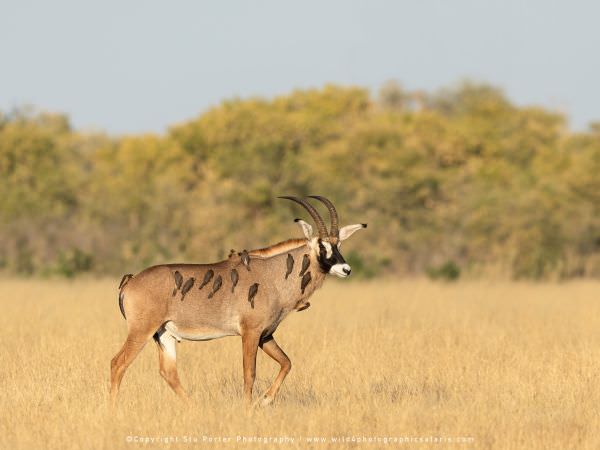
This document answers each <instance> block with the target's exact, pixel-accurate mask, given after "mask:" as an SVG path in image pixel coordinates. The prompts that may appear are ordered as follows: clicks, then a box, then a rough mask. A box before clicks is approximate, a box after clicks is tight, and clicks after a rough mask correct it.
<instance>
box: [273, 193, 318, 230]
mask: <svg viewBox="0 0 600 450" xmlns="http://www.w3.org/2000/svg"><path fill="white" fill-rule="evenodd" d="M278 198H284V199H286V200H291V201H293V202H296V203H298V204H300V205H302V206H304V209H306V210H307V211H308V213H309V214H310V216H311V217H312V218H313V220H314V221H315V224H316V225H317V229H318V230H319V237H320V238H321V239H323V238H325V237H327V227H326V226H325V223H324V222H323V219H322V218H321V216H320V215H319V212H318V211H317V210H316V209H315V207H314V206H313V205H311V204H310V203H308V202H307V201H306V200H303V199H301V198H298V197H290V196H287V195H283V196H281V197H278Z"/></svg>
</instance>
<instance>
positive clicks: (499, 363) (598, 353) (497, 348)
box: [0, 280, 600, 449]
mask: <svg viewBox="0 0 600 450" xmlns="http://www.w3.org/2000/svg"><path fill="white" fill-rule="evenodd" d="M599 292H600V284H598V283H593V282H577V283H567V284H560V285H557V284H553V285H550V284H548V285H535V284H515V283H494V284H492V283H489V284H486V283H463V284H456V285H443V284H432V283H429V282H427V281H404V282H393V281H388V282H372V283H343V282H328V283H326V285H325V287H324V288H323V289H322V290H321V291H320V292H318V293H317V294H316V295H315V297H314V298H313V301H312V305H313V306H312V307H311V308H310V309H309V310H307V311H306V312H302V313H298V314H293V315H292V316H290V317H289V318H288V319H287V320H286V321H285V322H284V323H283V324H282V325H281V326H280V328H279V330H278V331H277V333H276V336H277V338H278V341H279V343H280V345H281V346H282V347H283V348H284V349H285V350H286V352H287V353H288V354H289V356H290V358H291V359H292V362H293V365H294V367H293V369H292V372H291V373H290V375H289V377H288V379H287V380H286V382H285V383H284V385H283V388H282V391H281V394H280V396H279V398H278V400H277V401H276V403H275V404H274V405H272V406H271V407H267V408H264V409H261V410H257V411H255V412H254V413H253V414H247V413H246V412H245V411H244V409H243V406H242V402H241V386H242V368H241V344H240V340H239V338H226V339H221V340H217V341H212V342H204V343H202V342H201V343H193V342H185V343H183V344H182V345H180V346H179V347H178V351H179V372H180V376H181V378H182V382H183V384H184V386H185V387H186V388H187V389H188V391H189V392H190V393H191V396H192V398H193V403H194V404H193V407H192V408H185V407H184V406H183V405H182V404H181V403H180V402H179V401H178V399H177V397H176V396H175V395H174V394H173V393H172V392H171V390H170V389H169V388H168V386H167V384H166V383H165V382H164V381H163V380H162V379H161V378H160V376H159V374H158V364H157V352H156V348H155V345H154V343H153V342H150V343H149V345H148V346H147V347H146V348H145V349H144V351H143V352H142V354H141V355H140V356H139V357H138V359H136V361H135V362H134V364H133V365H132V366H131V367H130V369H129V370H128V372H127V374H126V375H125V378H124V381H123V385H122V389H121V396H120V407H119V409H118V410H117V411H116V412H115V414H114V415H111V414H110V413H109V410H108V408H107V400H108V395H107V390H108V378H109V362H110V359H111V358H112V356H113V355H114V353H116V352H117V350H118V349H119V347H120V345H121V344H122V341H123V340H124V338H125V330H126V328H125V322H124V320H123V318H122V317H121V315H120V313H119V310H118V306H117V292H116V281H115V280H111V281H92V280H89V281H85V280H80V281H75V282H67V281H24V280H16V281H15V280H2V282H1V283H0V301H1V305H2V310H3V313H2V315H1V316H0V320H1V321H2V322H1V324H2V327H1V329H2V332H3V345H2V346H1V347H0V356H1V361H2V363H1V365H0V371H1V374H0V377H1V378H0V379H1V380H2V394H1V403H0V411H1V412H0V414H1V420H0V448H11V449H34V448H65V449H71V448H75V449H79V448H111V449H112V448H129V449H131V448H157V447H158V448H193V447H200V446H203V445H202V444H195V445H186V444H185V443H184V442H183V440H184V436H191V437H198V438H200V439H202V436H229V437H231V438H232V440H233V443H231V444H230V445H223V444H218V443H217V444H211V445H206V446H208V447H210V448H237V447H243V448H252V447H260V448H269V447H271V446H272V447H276V445H264V444H245V445H242V444H236V443H235V441H236V436H260V437H281V436H288V437H293V438H294V439H295V442H294V443H293V444H288V445H282V446H280V447H281V448H306V447H309V448H345V447H348V446H349V444H344V445H340V444H332V443H330V442H328V443H326V444H308V443H307V442H306V440H305V438H306V437H307V436H319V437H326V438H327V439H329V438H330V437H331V436H356V437H363V436H365V437H385V436H388V437H402V438H404V437H427V436H444V437H456V436H463V437H473V438H474V442H473V443H471V444H461V445H457V444H453V445H450V444H449V443H447V442H446V443H444V444H441V445H439V444H438V445H435V444H434V445H432V444H416V443H413V444H397V443H396V444H391V445H387V446H386V445H385V444H383V443H376V444H365V445H358V444H356V447H360V448H362V447H365V448H391V447H398V448H415V447H417V448H429V447H434V448H447V447H454V448H464V447H470V448H527V449H537V448H599V447H600V437H599V434H598V430H600V419H599V416H600V414H599V408H598V405H600V389H599V374H600V297H599V295H598V294H599ZM276 370H277V367H276V364H275V363H274V362H273V361H272V360H270V359H269V358H268V357H266V356H265V355H264V354H259V359H258V377H257V391H262V390H263V389H264V388H265V387H266V386H267V385H268V384H269V383H270V381H271V380H272V379H273V377H274V376H275V373H276ZM127 436H140V437H154V438H156V437H177V438H178V439H179V442H178V443H172V444H164V443H154V444H148V445H143V444H140V443H127V442H126V439H127ZM300 438H301V439H302V440H301V441H300V442H299V441H298V439H300Z"/></svg>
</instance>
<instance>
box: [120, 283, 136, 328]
mask: <svg viewBox="0 0 600 450" xmlns="http://www.w3.org/2000/svg"><path fill="white" fill-rule="evenodd" d="M132 278H133V274H131V273H128V274H126V275H123V278H121V282H120V283H119V309H120V310H121V314H123V317H124V318H125V320H127V317H125V309H124V308H123V299H124V298H125V296H124V295H123V288H124V287H125V286H126V285H127V283H128V282H129V280H131V279H132Z"/></svg>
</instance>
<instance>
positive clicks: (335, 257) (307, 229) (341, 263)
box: [296, 219, 367, 278]
mask: <svg viewBox="0 0 600 450" xmlns="http://www.w3.org/2000/svg"><path fill="white" fill-rule="evenodd" d="M296 222H298V223H299V224H300V226H301V227H302V231H303V232H304V235H305V236H306V239H308V240H309V241H310V245H311V247H312V249H313V251H314V252H315V254H316V258H317V261H319V267H320V268H321V270H322V271H323V272H324V273H330V274H332V275H336V276H338V277H340V278H346V277H348V276H349V275H350V273H352V268H351V267H350V265H349V264H348V263H347V262H346V260H345V259H344V257H343V256H342V254H341V253H340V244H341V243H342V241H344V240H346V239H348V238H349V237H350V236H352V234H354V233H355V232H356V231H358V230H360V229H362V228H366V227H367V224H365V223H357V224H354V225H348V226H345V227H342V228H341V229H340V232H339V236H337V238H330V237H327V238H317V237H313V236H312V227H311V226H310V224H308V223H306V222H305V221H303V220H300V219H296Z"/></svg>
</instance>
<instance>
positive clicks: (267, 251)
mask: <svg viewBox="0 0 600 450" xmlns="http://www.w3.org/2000/svg"><path fill="white" fill-rule="evenodd" d="M303 245H306V239H288V240H287V241H283V242H278V243H277V244H274V245H270V246H268V247H264V248H258V249H256V250H251V251H249V252H248V254H249V255H250V256H252V257H254V258H270V257H271V256H275V255H280V254H281V253H285V252H287V251H289V250H294V249H296V248H298V247H302V246H303Z"/></svg>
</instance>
